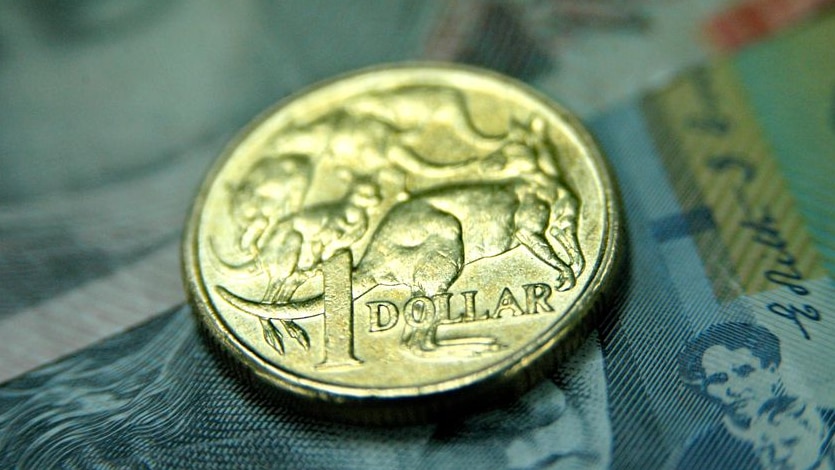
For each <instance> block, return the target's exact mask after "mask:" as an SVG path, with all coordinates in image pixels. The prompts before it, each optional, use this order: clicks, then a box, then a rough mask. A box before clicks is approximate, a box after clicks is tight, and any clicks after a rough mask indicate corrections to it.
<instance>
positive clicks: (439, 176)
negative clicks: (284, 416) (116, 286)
mask: <svg viewBox="0 0 835 470" xmlns="http://www.w3.org/2000/svg"><path fill="white" fill-rule="evenodd" d="M619 224H620V220H619V216H618V213H617V203H616V191H615V189H614V186H613V181H612V179H611V176H610V175H609V173H608V171H607V169H606V166H605V164H604V162H603V160H602V158H601V156H600V153H599V151H598V150H597V147H596V146H595V144H594V143H593V141H592V140H591V139H590V138H589V136H588V135H587V134H586V132H585V131H584V130H583V128H582V127H581V126H580V124H579V122H578V121H577V120H576V119H574V118H573V117H572V116H571V115H570V114H569V113H568V112H566V111H565V110H563V109H562V108H560V107H558V106H557V105H555V104H553V103H551V102H549V101H548V100H547V99H546V98H544V97H543V96H542V95H540V94H538V93H536V92H534V91H532V90H531V89H529V88H527V87H526V86H524V85H522V84H520V83H518V82H515V81H512V80H510V79H508V78H505V77H502V76H499V75H496V74H493V73H488V72H485V71H481V70H478V69H472V68H463V67H453V66H400V67H396V66H395V67H388V68H380V69H374V70H369V71H363V72H360V73H357V74H353V75H350V76H346V77H344V78H341V79H338V80H336V81H332V82H328V83H326V84H323V85H319V86H317V87H314V88H312V89H310V90H307V91H305V92H303V93H301V94H298V95H296V96H294V97H291V98H290V99H288V100H286V101H284V102H282V103H280V104H279V105H277V106H276V107H275V108H273V109H271V110H269V111H268V112H267V113H265V114H263V115H262V116H261V117H259V118H258V119H256V120H255V122H253V123H252V124H251V125H250V126H249V127H247V128H246V129H245V130H244V131H243V133H242V134H241V135H240V136H239V137H238V139H237V140H236V141H235V142H234V143H233V144H232V145H230V146H229V147H228V149H227V150H226V151H225V154H224V155H223V157H222V158H221V159H220V161H219V162H218V163H217V164H216V165H215V167H214V169H213V170H212V171H211V173H210V175H209V176H208V178H207V180H206V182H205V183H204V185H203V187H202V189H201V191H200V194H199V196H198V199H197V201H196V203H195V206H194V209H193V214H192V216H191V218H190V221H189V224H188V227H187V230H186V235H185V242H184V261H183V264H184V273H185V280H186V285H187V289H188V291H189V294H190V298H191V301H192V303H193V304H194V306H195V309H196V312H197V315H198V316H199V318H200V319H201V320H202V322H203V323H204V325H205V326H206V328H207V329H208V330H209V332H210V333H211V334H212V336H214V338H215V339H217V340H218V341H219V342H220V344H221V347H222V348H224V349H225V350H226V351H227V352H229V353H230V354H231V355H232V356H233V357H234V358H235V359H236V360H237V362H239V363H241V364H242V365H243V366H244V367H245V368H246V369H248V370H249V371H251V372H252V373H254V375H256V376H257V377H258V378H260V379H262V381H264V382H267V383H268V384H271V385H273V386H275V387H277V388H278V389H279V390H283V391H285V392H289V394H290V395H292V396H296V397H301V398H303V399H304V401H305V402H309V403H312V404H313V405H314V406H313V407H312V408H315V409H319V410H335V411H328V413H330V412H333V413H335V414H336V415H340V416H343V417H349V418H350V419H354V420H356V421H380V422H390V421H398V420H410V419H412V418H416V419H424V418H426V417H431V416H437V415H438V414H439V413H443V412H445V411H448V410H450V409H451V408H453V407H457V406H461V405H463V404H466V403H469V402H471V401H479V400H480V398H479V395H489V394H491V393H492V392H493V391H494V390H503V389H515V390H517V391H521V390H523V389H525V388H527V387H529V386H530V385H532V382H533V381H534V380H536V378H538V377H542V376H543V375H544V374H546V373H547V372H548V371H549V368H551V367H553V366H554V364H555V362H556V361H558V360H559V358H560V357H561V355H563V354H564V353H565V352H566V351H567V350H568V349H569V348H570V347H571V346H573V345H574V344H576V343H577V342H578V341H579V339H582V337H583V334H584V332H585V330H586V329H587V327H588V325H589V318H590V309H591V308H592V306H593V305H594V304H595V303H596V302H597V301H598V299H599V297H600V296H601V294H602V292H603V291H604V290H605V288H606V286H607V283H608V282H609V281H610V280H611V277H612V275H613V265H614V260H615V259H616V257H617V256H618V253H616V251H617V249H618V244H619V240H618V238H619V237H618V233H619ZM352 405H353V406H352ZM352 410H353V411H352ZM357 410H362V411H357Z"/></svg>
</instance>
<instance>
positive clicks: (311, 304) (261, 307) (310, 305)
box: [215, 286, 325, 320]
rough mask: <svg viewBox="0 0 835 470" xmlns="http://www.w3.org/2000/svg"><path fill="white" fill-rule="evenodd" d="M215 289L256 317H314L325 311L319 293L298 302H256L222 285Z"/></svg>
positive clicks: (298, 318) (238, 307)
mask: <svg viewBox="0 0 835 470" xmlns="http://www.w3.org/2000/svg"><path fill="white" fill-rule="evenodd" d="M215 291H217V293H218V294H219V295H220V296H221V297H223V300H225V301H226V302H227V303H228V304H229V305H231V306H233V307H235V308H237V309H238V310H240V311H242V312H245V313H248V314H250V315H255V316H256V317H260V318H266V319H270V320H301V319H303V318H310V317H315V316H318V315H323V314H324V313H325V304H324V296H322V295H320V296H317V297H313V298H310V299H306V300H302V301H300V302H292V303H282V304H278V303H270V302H256V301H254V300H249V299H245V298H243V297H241V296H239V295H237V294H234V293H232V292H230V291H229V290H228V289H227V288H225V287H223V286H215Z"/></svg>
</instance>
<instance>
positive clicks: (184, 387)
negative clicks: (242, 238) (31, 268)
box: [0, 16, 835, 469]
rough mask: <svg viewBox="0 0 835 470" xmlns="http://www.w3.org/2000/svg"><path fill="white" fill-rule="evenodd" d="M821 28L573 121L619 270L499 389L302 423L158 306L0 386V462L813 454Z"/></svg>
mask: <svg viewBox="0 0 835 470" xmlns="http://www.w3.org/2000/svg"><path fill="white" fill-rule="evenodd" d="M833 41H835V17H833V16H829V17H826V18H823V19H821V20H819V21H817V22H816V23H814V24H813V25H808V26H805V27H803V28H802V29H796V30H791V31H787V32H786V33H784V34H782V35H780V36H779V37H777V38H775V39H773V40H770V41H768V42H766V43H762V44H760V45H757V46H754V47H750V48H747V49H745V50H744V51H743V52H741V53H740V54H739V55H737V56H735V57H733V58H726V59H720V60H718V61H715V62H713V63H711V64H709V65H704V66H699V67H696V68H693V69H692V70H689V71H688V72H686V73H685V74H683V75H682V76H681V77H680V78H678V79H676V80H674V81H673V82H672V83H670V84H669V85H668V86H666V87H664V88H662V89H660V90H659V91H656V92H652V93H650V94H648V95H646V96H644V97H642V98H640V99H636V100H632V101H628V102H626V103H624V104H621V105H619V106H617V107H615V108H613V109H611V110H610V111H608V112H607V113H605V114H603V115H601V116H600V117H598V118H596V119H594V120H593V121H592V122H591V128H592V130H593V132H594V134H595V136H596V137H597V139H598V141H599V142H600V144H601V145H602V147H603V149H604V150H605V151H606V153H607V155H608V157H609V160H610V162H611V164H612V166H613V169H614V171H615V173H616V174H617V176H618V179H619V182H620V187H621V193H622V199H623V208H624V214H625V217H626V226H627V231H628V247H629V250H628V252H629V258H628V264H627V267H628V268H627V271H628V272H627V274H626V277H625V278H624V280H623V281H622V282H619V283H617V285H616V286H615V288H614V289H613V292H612V293H611V298H612V301H611V303H610V304H609V305H608V307H607V311H606V312H605V316H604V319H603V320H602V322H601V324H600V325H599V327H598V329H597V332H596V333H594V334H592V335H591V336H590V337H589V338H588V339H587V341H586V342H585V344H584V345H583V346H582V348H581V349H580V350H579V351H578V352H577V353H576V354H575V355H573V356H572V357H571V358H570V359H569V360H568V361H567V362H566V363H564V364H563V365H562V366H561V367H560V368H559V369H558V370H557V372H556V374H555V375H554V376H553V377H551V378H550V379H549V380H546V381H544V382H543V383H542V384H541V385H539V386H538V387H536V388H535V389H533V390H532V391H531V392H529V393H528V394H526V395H524V396H523V397H521V398H520V399H519V400H517V401H513V402H509V403H507V404H506V405H505V406H502V407H498V408H497V409H494V410H490V411H488V412H485V413H482V414H477V415H473V416H468V417H464V418H461V419H457V420H450V421H447V422H442V423H436V424H431V425H424V426H416V427H404V428H397V429H374V428H361V427H352V426H345V425H340V424H335V423H332V422H324V421H317V420H314V419H312V418H309V417H306V416H304V415H300V414H297V413H295V412H294V411H292V410H291V409H290V408H289V407H287V406H286V403H284V402H282V401H280V400H278V401H276V400H275V399H271V398H267V397H264V396H262V395H261V394H259V392H257V391H255V390H254V389H253V388H251V387H250V386H249V385H248V384H247V383H245V382H243V381H241V380H239V379H238V378H237V377H236V375H235V374H234V373H233V372H232V369H230V368H229V367H228V365H227V364H226V362H224V360H223V359H222V358H221V357H220V356H218V355H216V354H213V353H212V350H211V349H212V348H211V346H210V343H208V342H207V341H206V340H205V339H203V337H202V336H201V335H200V334H199V333H198V331H197V326H196V325H197V323H196V320H195V319H194V318H193V316H192V315H191V312H190V311H189V308H188V307H179V308H176V309H174V310H172V311H169V312H168V313H165V314H163V315H161V316H159V317H156V318H155V319H153V320H151V321H150V322H149V323H146V324H144V325H143V326H141V327H139V328H136V329H134V330H131V331H129V332H127V333H124V334H122V335H117V336H115V337H112V338H110V339H108V340H107V341H105V342H102V343H100V344H98V345H96V346H94V347H91V348H88V349H85V350H84V351H82V352H79V353H77V354H75V355H73V356H71V357H68V358H66V359H64V360H62V361H58V362H56V363H54V364H52V365H49V366H46V367H43V368H41V369H38V370H36V371H33V372H30V373H28V374H25V375H23V376H21V377H19V378H17V379H15V380H13V381H10V382H7V383H6V384H4V385H3V386H2V387H0V430H2V432H0V436H2V437H0V455H2V459H3V460H2V461H0V462H2V466H4V467H13V466H19V467H23V468H43V467H50V466H62V465H63V466H67V467H82V468H83V467H106V466H124V467H137V466H145V467H150V468H169V467H203V466H207V465H210V464H213V465H216V466H234V467H275V468H299V467H302V468H305V467H313V468H462V467H466V466H473V465H480V466H482V467H485V468H609V467H613V468H624V469H627V468H684V469H694V468H699V469H704V468H736V469H740V468H743V469H744V468H765V469H767V468H826V466H827V465H832V464H833V463H835V461H834V460H833V446H832V443H831V441H832V435H833V429H835V416H834V415H833V409H835V398H834V397H835V372H833V369H832V368H831V367H829V364H830V361H831V360H832V358H833V357H835V351H833V346H832V342H831V340H830V339H831V337H832V334H833V329H835V322H833V320H832V317H831V315H832V308H831V305H832V303H833V300H835V284H833V281H832V273H833V260H835V257H834V256H833V255H835V249H833V248H835V237H833V234H835V227H833V225H832V224H833V220H835V219H833V217H832V216H833V208H832V204H831V201H832V197H831V191H830V187H831V183H830V181H829V178H830V176H829V175H831V174H833V172H832V170H833V169H835V168H833V167H835V85H834V84H833V81H832V77H833V76H835V63H833V62H832V61H831V60H828V58H830V57H831V44H833Z"/></svg>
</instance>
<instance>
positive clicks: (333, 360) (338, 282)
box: [317, 250, 362, 368]
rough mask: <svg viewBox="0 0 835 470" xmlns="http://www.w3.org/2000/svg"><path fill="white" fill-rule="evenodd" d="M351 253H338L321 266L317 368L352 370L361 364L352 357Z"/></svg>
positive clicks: (346, 251)
mask: <svg viewBox="0 0 835 470" xmlns="http://www.w3.org/2000/svg"><path fill="white" fill-rule="evenodd" d="M353 266H354V263H353V257H352V256H351V250H341V251H339V252H338V253H336V254H335V255H333V257H331V258H330V259H329V260H327V261H325V262H323V263H322V277H323V278H324V279H323V280H324V287H325V289H324V290H325V294H324V297H325V298H324V303H325V315H324V316H325V359H324V360H323V361H322V362H321V363H320V364H319V365H318V366H317V367H320V368H333V367H340V368H341V367H355V366H357V365H359V364H362V361H360V360H359V359H357V358H356V357H355V356H354V295H353V292H352V286H351V271H352V269H353Z"/></svg>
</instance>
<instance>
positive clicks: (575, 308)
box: [181, 62, 623, 403]
mask: <svg viewBox="0 0 835 470" xmlns="http://www.w3.org/2000/svg"><path fill="white" fill-rule="evenodd" d="M409 70H414V71H415V72H422V73H425V72H431V73H438V74H465V75H472V76H475V78H477V79H480V80H491V81H494V82H496V83H497V84H499V85H501V84H504V85H507V86H510V87H515V88H516V89H517V90H518V91H519V92H521V93H522V94H527V95H528V96H529V97H530V98H531V99H532V100H533V101H536V102H538V103H539V104H540V105H542V106H543V108H545V109H548V110H550V111H552V112H553V113H554V115H555V116H556V117H558V118H559V119H561V120H563V121H564V123H565V124H566V128H567V129H568V130H569V131H570V132H571V133H572V134H573V135H571V136H570V137H573V138H574V139H576V141H577V143H578V144H579V146H580V148H581V149H583V150H584V151H583V154H584V156H585V157H587V158H588V159H589V160H590V162H591V166H592V168H593V169H594V170H595V172H596V176H597V177H598V178H599V179H600V183H599V184H600V187H601V193H602V197H603V204H602V205H603V207H604V208H605V210H606V217H605V218H604V219H603V220H604V221H605V227H604V228H603V235H602V237H601V243H600V250H601V252H600V255H599V256H598V257H597V259H596V260H595V261H596V262H595V264H594V266H593V267H592V266H588V267H587V268H591V269H590V270H591V275H590V277H589V280H588V282H587V284H586V285H585V286H584V289H583V291H582V292H581V293H580V294H579V295H578V297H577V299H576V300H575V301H574V302H573V304H572V305H571V307H570V308H568V309H567V310H566V311H565V313H564V314H563V316H562V318H560V319H559V320H556V321H555V322H554V323H553V324H552V325H551V326H550V327H549V328H548V329H546V330H545V331H544V332H543V333H542V334H541V336H540V338H547V339H545V340H540V339H539V338H538V339H537V340H534V341H531V342H529V343H528V344H527V345H525V346H524V347H522V348H520V349H519V350H518V351H516V352H515V353H513V354H511V355H509V356H507V357H506V358H504V359H502V360H501V361H499V362H497V363H494V364H492V365H489V366H487V367H484V368H482V369H480V370H478V371H475V372H471V373H467V374H465V375H464V376H462V377H454V378H447V379H444V380H442V381H439V382H437V383H434V384H430V385H423V386H401V387H390V388H374V387H367V386H363V387H350V386H345V385H339V384H334V383H329V382H323V381H320V380H316V379H312V378H309V377H303V376H301V375H300V374H298V373H296V372H293V371H291V370H289V369H285V368H282V367H280V366H278V365H276V364H273V363H271V362H268V361H267V360H265V359H264V358H263V357H261V356H260V355H259V354H258V353H257V352H256V351H253V350H251V349H249V348H248V347H247V346H246V345H245V344H243V343H242V342H241V341H240V340H239V339H238V338H237V336H236V334H235V333H234V332H232V331H231V330H230V329H229V328H228V326H227V325H226V323H225V321H224V320H223V318H222V317H221V315H220V314H219V312H218V310H217V308H216V307H215V305H214V303H213V302H212V300H211V297H210V296H209V295H208V292H207V291H206V288H205V286H204V283H203V282H202V273H201V269H200V266H199V263H198V256H197V250H198V248H197V235H198V229H199V222H200V219H201V215H202V212H203V208H204V206H205V202H206V198H207V196H208V192H209V189H210V188H211V186H212V184H213V183H214V181H215V180H216V178H217V177H218V175H219V174H220V173H221V171H222V170H223V169H224V168H225V166H226V164H227V162H228V161H229V160H230V159H231V158H232V156H233V155H234V154H235V150H236V149H237V148H238V147H239V146H240V145H241V144H242V143H243V142H244V141H245V140H246V139H247V138H248V137H249V136H250V135H251V134H252V133H253V132H254V131H255V130H256V129H257V128H258V127H260V126H261V125H262V124H263V123H264V121H265V120H267V119H268V118H269V117H270V116H273V115H274V114H276V113H278V112H280V111H281V110H282V109H283V108H285V107H286V106H287V105H289V104H290V103H292V102H293V101H295V100H297V99H299V98H301V97H303V96H306V95H308V94H311V93H315V92H317V91H319V90H321V89H324V88H327V87H329V86H331V85H333V84H335V83H337V82H342V81H347V80H353V79H357V78H360V77H362V76H366V75H371V74H376V73H379V72H390V71H399V72H401V73H402V72H408V71H409ZM612 175H613V173H612V171H611V169H610V167H609V165H608V163H607V161H606V160H605V159H604V158H603V155H602V153H601V151H600V148H599V146H598V145H597V144H596V142H595V141H594V139H593V138H592V137H591V135H590V134H589V132H588V131H587V130H586V128H585V126H583V125H582V123H581V122H580V121H579V119H577V118H576V117H574V116H573V115H572V114H571V113H570V112H569V111H567V110H566V109H565V108H563V107H562V106H560V105H559V104H557V103H554V102H553V100H551V99H550V98H548V97H547V96H546V95H544V94H543V93H540V92H539V91H537V90H535V89H533V88H531V87H530V86H528V85H526V84H524V83H522V82H520V81H518V80H515V79H512V78H509V77H506V76H503V75H500V74H498V73H496V72H492V71H489V70H484V69H480V68H477V67H471V66H463V65H458V64H448V63H438V62H405V63H395V64H383V65H378V66H373V67H367V68H363V69H359V70H357V71H354V72H350V73H346V74H342V75H338V76H336V77H334V78H332V79H329V80H325V81H322V82H318V83H316V84H313V85H311V86H308V87H305V88H303V89H301V90H300V91H298V92H296V93H293V94H291V95H289V96H287V97H285V98H283V99H281V100H280V101H278V102H277V103H276V104H274V105H272V106H270V107H269V108H267V109H266V110H265V111H263V112H261V113H260V114H258V115H257V116H256V117H255V118H254V119H253V120H252V121H250V122H249V123H248V124H247V125H246V126H244V127H243V129H241V130H240V131H239V132H238V133H237V135H236V136H235V137H234V138H233V139H232V140H231V141H230V143H229V144H228V145H227V146H226V147H225V148H224V150H223V151H222V152H221V154H220V156H219V157H218V158H217V160H216V161H215V162H214V163H213V165H212V166H211V168H210V169H209V171H208V172H207V174H206V176H205V177H204V179H203V183H202V184H201V186H200V189H199V192H198V195H197V197H196V199H195V201H194V204H193V205H192V208H191V211H190V213H189V216H188V220H187V223H186V228H185V231H184V235H183V242H182V253H183V255H182V256H183V257H182V265H181V266H182V273H183V280H184V284H185V288H186V292H187V294H188V298H189V301H190V303H191V304H192V305H193V307H194V308H195V313H196V315H197V316H198V317H199V318H200V320H201V321H202V322H203V324H204V326H205V327H206V329H208V331H209V332H210V333H211V336H212V337H213V338H214V340H216V341H218V342H219V343H220V345H221V346H222V347H223V348H225V350H226V351H227V352H229V353H231V355H232V356H233V357H234V359H235V360H237V362H239V363H240V365H243V366H244V367H246V368H247V369H249V370H250V371H251V372H254V373H255V375H256V376H257V377H258V378H260V379H262V380H264V381H266V382H268V383H270V384H272V385H275V386H277V387H278V388H280V389H282V390H285V391H288V392H291V393H292V394H296V395H297V396H300V397H303V398H307V399H312V400H313V401H320V402H321V401H324V402H331V403H346V402H355V403H359V402H369V401H370V402H374V401H378V400H380V401H391V400H398V401H409V400H410V399H413V400H421V401H422V400H426V399H430V400H431V399H432V397H437V396H442V395H447V394H452V393H456V394H458V393H459V392H460V393H464V394H469V390H470V389H474V388H480V387H485V388H491V387H502V386H509V385H512V384H513V382H515V381H518V380H519V379H521V382H522V383H520V384H516V385H517V387H516V388H519V389H520V391H521V390H525V389H527V388H530V386H532V384H533V383H535V382H536V381H538V379H540V378H541V377H542V376H544V374H545V373H547V372H550V369H552V368H553V366H554V363H555V362H556V361H558V360H559V359H561V358H562V357H563V356H564V354H566V353H567V352H569V350H570V349H574V347H575V346H576V345H577V343H579V342H580V341H579V339H582V338H585V336H586V334H587V332H588V331H587V330H588V329H589V328H590V324H589V323H590V317H592V315H593V312H592V309H593V308H595V306H596V304H597V303H598V302H599V300H600V297H601V296H602V295H603V294H604V292H605V290H606V288H607V287H608V285H609V284H611V282H612V279H613V278H614V277H615V275H616V270H615V269H614V268H615V265H616V261H617V258H618V256H617V255H618V254H619V252H620V251H622V248H621V245H622V244H623V240H622V239H623V233H622V227H621V224H622V221H621V216H620V212H619V210H620V197H619V194H618V190H617V187H616V185H615V180H614V178H613V176H612ZM575 335H576V336H579V339H578V338H576V337H575V338H572V337H571V336H575ZM572 339H573V340H572ZM520 385H521V387H519V386H520Z"/></svg>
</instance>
